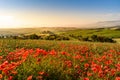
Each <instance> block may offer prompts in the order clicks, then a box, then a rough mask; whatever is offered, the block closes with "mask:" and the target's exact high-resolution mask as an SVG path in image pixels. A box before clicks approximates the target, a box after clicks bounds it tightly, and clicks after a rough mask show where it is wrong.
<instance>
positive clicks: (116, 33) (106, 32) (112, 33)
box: [64, 29, 120, 38]
mask: <svg viewBox="0 0 120 80" xmlns="http://www.w3.org/2000/svg"><path fill="white" fill-rule="evenodd" d="M71 34H73V35H76V36H77V35H81V36H91V35H99V36H106V37H111V38H120V30H112V29H77V30H70V31H67V32H64V35H67V36H68V35H71Z"/></svg>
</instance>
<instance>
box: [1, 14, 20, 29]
mask: <svg viewBox="0 0 120 80" xmlns="http://www.w3.org/2000/svg"><path fill="white" fill-rule="evenodd" d="M20 24H21V22H20V21H17V20H16V19H15V18H14V16H0V28H9V27H16V26H19V25H20Z"/></svg>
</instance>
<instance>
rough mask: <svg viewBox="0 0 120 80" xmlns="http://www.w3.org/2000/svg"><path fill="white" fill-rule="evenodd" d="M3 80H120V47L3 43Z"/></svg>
mask: <svg viewBox="0 0 120 80" xmlns="http://www.w3.org/2000/svg"><path fill="white" fill-rule="evenodd" d="M0 79H1V80H120V44H118V43H98V42H80V41H47V40H13V39H1V40H0Z"/></svg>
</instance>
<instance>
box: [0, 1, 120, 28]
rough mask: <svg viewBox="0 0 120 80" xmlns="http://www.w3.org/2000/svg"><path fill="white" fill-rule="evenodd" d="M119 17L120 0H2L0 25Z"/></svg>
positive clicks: (84, 22)
mask: <svg viewBox="0 0 120 80" xmlns="http://www.w3.org/2000/svg"><path fill="white" fill-rule="evenodd" d="M112 20H120V0H0V28H22V27H64V26H65V27H71V26H83V25H88V24H92V23H96V22H99V21H112Z"/></svg>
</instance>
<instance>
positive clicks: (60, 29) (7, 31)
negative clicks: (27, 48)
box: [0, 27, 78, 35]
mask: <svg viewBox="0 0 120 80" xmlns="http://www.w3.org/2000/svg"><path fill="white" fill-rule="evenodd" d="M76 29H78V28H76V27H40V28H19V29H0V35H19V34H32V33H36V34H40V33H42V32H44V31H51V32H55V33H57V32H64V31H69V30H76Z"/></svg>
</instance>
